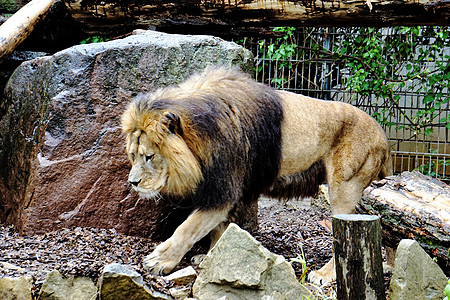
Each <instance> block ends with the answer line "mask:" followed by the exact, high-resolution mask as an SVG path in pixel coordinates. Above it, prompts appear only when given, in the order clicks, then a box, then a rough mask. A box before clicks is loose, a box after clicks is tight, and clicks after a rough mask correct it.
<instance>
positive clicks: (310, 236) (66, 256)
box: [0, 200, 335, 295]
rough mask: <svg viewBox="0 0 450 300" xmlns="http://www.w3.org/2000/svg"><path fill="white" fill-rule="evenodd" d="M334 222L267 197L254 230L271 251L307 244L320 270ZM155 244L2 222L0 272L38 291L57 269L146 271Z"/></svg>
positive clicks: (288, 251) (292, 251)
mask: <svg viewBox="0 0 450 300" xmlns="http://www.w3.org/2000/svg"><path fill="white" fill-rule="evenodd" d="M306 204H307V203H306ZM330 224H331V223H330V220H329V213H328V212H327V211H326V210H324V209H317V208H310V207H309V205H305V203H298V202H288V203H286V204H283V203H280V202H274V201H270V200H269V201H268V202H267V201H266V202H262V203H260V209H259V229H258V230H257V231H256V232H253V235H254V236H255V238H256V239H257V240H258V241H260V242H261V243H262V244H263V245H264V246H265V247H266V248H268V249H269V250H270V251H272V252H274V253H276V254H280V255H283V256H284V257H285V258H286V259H288V260H290V259H291V258H295V257H297V256H298V255H299V254H301V253H302V248H303V251H304V256H305V257H306V264H307V266H308V267H309V268H311V269H317V268H319V267H321V266H322V265H324V264H325V263H326V262H327V261H328V260H329V259H330V257H331V247H332V245H331V243H332V239H331V230H330ZM154 246H155V243H154V242H152V241H151V240H149V239H145V238H139V237H132V236H125V235H122V234H118V233H117V232H116V231H115V230H109V229H97V228H73V229H64V230H60V231H56V232H51V233H47V234H44V235H36V236H30V237H28V236H22V237H21V236H19V235H18V233H17V232H16V230H15V229H14V228H13V227H11V226H9V227H2V226H0V277H4V276H10V277H14V276H21V275H24V274H28V275H32V276H33V277H34V278H35V280H36V281H35V289H36V290H38V289H39V287H40V285H41V284H42V282H43V280H44V279H45V276H46V274H47V273H48V272H49V271H51V270H54V269H57V270H59V271H60V272H61V273H62V274H63V275H66V276H68V275H76V276H88V277H90V278H92V279H93V280H94V281H96V280H97V279H98V278H99V276H100V275H101V271H102V268H103V266H104V265H106V264H109V263H113V262H117V263H122V264H125V265H128V266H131V267H132V268H134V269H136V270H137V271H139V272H140V273H141V274H146V272H145V271H144V270H143V268H142V265H141V260H142V258H143V256H144V255H146V254H148V253H150V252H151V250H152V249H153V248H154ZM206 250H207V249H206V248H204V247H203V246H196V247H194V248H193V249H192V250H191V251H190V252H189V253H188V255H186V257H185V258H184V259H183V261H182V263H181V265H180V267H179V268H182V267H185V266H187V265H189V264H190V259H191V258H192V256H193V255H196V254H199V253H202V252H204V251H206ZM293 267H294V269H295V272H296V274H297V276H298V277H301V275H302V273H303V270H302V266H301V264H299V263H295V262H294V263H293ZM144 277H145V281H146V282H147V284H148V285H150V286H152V287H153V288H154V289H157V290H160V291H163V292H164V291H166V290H167V288H170V286H166V285H165V283H164V282H162V281H161V280H158V279H157V278H155V277H153V276H150V275H145V276H144ZM325 288H326V289H328V290H329V292H327V294H328V295H329V294H330V293H331V294H333V292H332V290H333V289H335V285H330V286H328V287H325Z"/></svg>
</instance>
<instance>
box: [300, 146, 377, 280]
mask: <svg viewBox="0 0 450 300" xmlns="http://www.w3.org/2000/svg"><path fill="white" fill-rule="evenodd" d="M348 157H352V156H351V155H348ZM347 159H348V158H347ZM330 161H333V160H330ZM335 161H336V160H335ZM338 161H340V162H341V163H342V162H343V164H342V165H340V166H339V167H336V166H334V165H328V166H327V181H328V191H329V195H330V204H331V212H332V214H333V215H335V214H353V213H355V209H356V205H357V204H358V203H359V201H360V199H361V196H362V193H363V191H364V189H365V188H366V187H367V186H368V185H369V184H370V183H371V182H372V180H374V179H375V178H377V176H378V174H379V173H380V170H381V167H382V162H383V159H382V155H372V156H371V155H367V156H366V159H365V160H364V161H362V162H361V163H360V165H355V160H348V161H350V162H351V163H353V165H352V166H350V165H346V164H345V162H346V160H344V159H343V158H342V157H341V159H340V160H338ZM352 169H353V170H358V171H357V172H349V171H348V170H352ZM346 171H347V174H345V172H346ZM308 278H309V280H310V281H311V282H313V283H315V284H319V285H320V284H326V283H329V282H332V281H334V280H336V270H335V262H334V253H333V255H332V258H331V259H330V261H329V262H328V263H327V264H325V265H324V266H323V267H322V268H321V269H319V270H317V271H312V272H311V273H310V274H309V277H308Z"/></svg>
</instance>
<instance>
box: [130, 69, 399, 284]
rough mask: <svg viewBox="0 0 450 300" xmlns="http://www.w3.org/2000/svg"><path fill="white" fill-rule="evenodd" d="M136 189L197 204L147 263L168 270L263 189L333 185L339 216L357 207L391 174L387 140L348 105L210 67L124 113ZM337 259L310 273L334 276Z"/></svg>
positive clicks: (140, 99)
mask: <svg viewBox="0 0 450 300" xmlns="http://www.w3.org/2000/svg"><path fill="white" fill-rule="evenodd" d="M122 129H123V131H124V132H125V133H126V134H127V138H126V139H127V142H126V149H127V153H128V157H129V160H130V162H131V166H132V167H131V171H130V173H129V177H128V180H129V182H130V183H131V185H132V186H133V188H134V189H135V190H136V191H137V192H139V194H140V196H142V197H146V198H152V199H155V200H157V201H171V202H173V203H181V202H182V201H185V202H184V203H190V204H192V213H191V214H190V215H189V216H188V217H187V219H186V220H185V221H184V222H183V223H182V224H181V225H180V226H178V227H177V228H176V230H175V232H174V233H173V235H172V236H171V237H170V238H168V239H167V240H166V241H164V242H163V243H161V244H159V245H158V246H157V247H156V248H155V249H154V251H153V252H152V253H151V254H149V255H148V256H146V257H145V258H144V260H143V264H144V267H145V268H146V269H147V270H149V271H150V272H152V273H154V274H167V273H170V272H171V271H172V270H173V269H174V268H175V267H176V266H177V264H178V263H179V262H180V261H181V259H182V258H183V257H184V255H185V254H186V253H187V252H188V251H189V250H190V249H191V247H192V246H193V245H194V244H195V243H196V242H198V241H199V240H200V239H202V238H203V237H205V236H207V235H208V234H210V237H211V246H213V245H214V243H215V242H216V241H217V239H218V238H219V237H220V236H221V234H222V233H223V231H224V230H225V229H226V226H227V225H228V224H229V222H233V221H235V220H233V215H235V213H236V210H239V209H245V207H248V206H249V205H251V204H254V203H255V201H258V198H259V196H260V195H267V196H270V197H278V198H280V199H291V198H299V197H307V196H314V195H316V194H317V192H318V187H319V185H320V184H322V183H325V182H326V183H328V189H329V194H330V202H331V210H332V213H333V214H348V213H354V211H355V207H356V205H357V203H358V201H359V200H360V198H361V195H362V193H363V190H364V189H365V188H366V187H367V186H368V185H369V184H370V183H371V182H372V181H373V180H375V179H381V178H384V177H385V176H388V175H391V174H392V166H391V156H390V150H389V146H388V141H387V138H386V135H385V133H384V131H383V129H382V128H381V127H380V125H379V124H378V123H377V122H376V121H375V120H374V119H373V118H372V117H370V116H369V115H368V114H366V113H365V112H363V111H362V110H360V109H358V108H355V107H353V106H352V105H350V104H346V103H343V102H337V101H324V100H318V99H314V98H310V97H306V96H302V95H298V94H294V93H291V92H287V91H280V90H276V89H273V88H271V87H269V86H267V85H264V84H262V83H258V82H256V81H254V80H253V79H252V78H251V77H250V76H249V75H248V74H245V73H243V72H241V71H239V70H237V69H234V68H226V67H208V68H206V69H205V70H204V71H203V72H202V73H199V74H194V75H192V76H191V77H190V78H188V79H187V80H186V81H184V82H183V83H181V84H179V85H177V86H170V87H166V88H161V89H158V90H156V91H155V92H153V93H148V94H141V95H138V96H137V97H135V98H134V99H133V100H132V101H131V103H130V104H129V106H128V107H127V109H126V110H125V112H124V113H123V116H122ZM335 276H336V275H335V270H334V259H333V258H332V259H331V260H330V262H328V263H327V264H326V265H325V266H324V267H322V268H321V269H319V270H317V271H313V272H311V273H310V275H309V278H310V279H311V281H313V282H315V283H326V282H330V281H332V280H334V279H335Z"/></svg>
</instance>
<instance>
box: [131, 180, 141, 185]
mask: <svg viewBox="0 0 450 300" xmlns="http://www.w3.org/2000/svg"><path fill="white" fill-rule="evenodd" d="M139 182H141V179H139V180H137V181H136V180H130V183H131V184H132V185H134V186H138V184H139Z"/></svg>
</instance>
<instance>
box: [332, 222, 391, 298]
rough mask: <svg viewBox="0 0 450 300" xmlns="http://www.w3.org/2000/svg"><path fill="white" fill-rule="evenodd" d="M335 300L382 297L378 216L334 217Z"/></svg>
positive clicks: (383, 294)
mask: <svg viewBox="0 0 450 300" xmlns="http://www.w3.org/2000/svg"><path fill="white" fill-rule="evenodd" d="M332 223H333V236H334V243H333V244H334V255H335V265H336V281H337V299H338V300H363V299H367V300H369V299H377V300H385V299H386V296H385V291H384V278H383V261H382V257H381V224H380V219H379V218H378V217H377V216H369V215H348V214H340V215H334V216H333V222H332Z"/></svg>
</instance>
